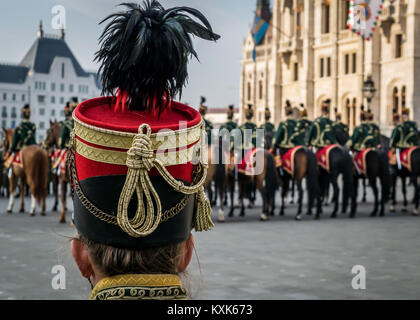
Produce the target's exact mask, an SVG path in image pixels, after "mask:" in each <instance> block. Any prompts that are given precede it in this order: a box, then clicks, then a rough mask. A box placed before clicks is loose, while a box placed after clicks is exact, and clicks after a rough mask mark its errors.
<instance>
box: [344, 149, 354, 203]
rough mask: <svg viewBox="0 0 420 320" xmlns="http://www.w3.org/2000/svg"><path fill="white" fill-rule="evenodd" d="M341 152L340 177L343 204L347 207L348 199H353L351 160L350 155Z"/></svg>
mask: <svg viewBox="0 0 420 320" xmlns="http://www.w3.org/2000/svg"><path fill="white" fill-rule="evenodd" d="M341 150H342V152H343V163H342V175H343V202H344V203H345V204H346V206H345V207H347V204H348V201H349V199H352V201H353V200H355V199H353V198H354V197H355V194H354V173H353V159H352V157H351V155H350V154H349V153H348V152H347V151H346V150H345V149H341Z"/></svg>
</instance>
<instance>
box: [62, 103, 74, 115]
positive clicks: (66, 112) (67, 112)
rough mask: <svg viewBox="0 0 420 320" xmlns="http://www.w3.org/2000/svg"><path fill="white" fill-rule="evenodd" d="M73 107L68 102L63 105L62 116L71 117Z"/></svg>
mask: <svg viewBox="0 0 420 320" xmlns="http://www.w3.org/2000/svg"><path fill="white" fill-rule="evenodd" d="M72 109H73V108H72V107H71V106H70V102H67V103H66V105H65V106H64V116H65V117H66V118H71V115H72V113H73V110H72Z"/></svg>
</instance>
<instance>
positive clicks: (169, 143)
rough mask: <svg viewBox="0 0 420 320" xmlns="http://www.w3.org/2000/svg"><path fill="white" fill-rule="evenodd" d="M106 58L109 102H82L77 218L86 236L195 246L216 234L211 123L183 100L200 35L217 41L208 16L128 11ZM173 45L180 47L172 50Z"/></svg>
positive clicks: (72, 162) (75, 148) (182, 10)
mask: <svg viewBox="0 0 420 320" xmlns="http://www.w3.org/2000/svg"><path fill="white" fill-rule="evenodd" d="M123 6H125V9H126V10H125V11H123V12H120V13H116V14H113V15H110V16H109V17H107V18H106V19H105V20H103V21H102V22H105V21H109V24H108V25H107V26H106V27H105V30H104V33H103V34H102V36H101V38H100V42H101V48H100V50H99V51H98V52H97V53H96V60H97V61H98V62H99V63H100V69H99V72H100V74H101V75H102V80H103V95H105V97H101V98H95V99H91V100H87V101H84V102H82V103H80V104H79V105H78V106H77V108H76V110H75V112H74V121H75V126H74V132H73V135H72V138H71V149H70V153H69V156H68V166H69V168H70V169H71V176H72V185H73V186H74V190H73V192H74V201H73V202H74V214H73V221H74V225H75V227H76V228H77V230H78V232H79V233H80V234H81V235H83V236H84V237H86V238H88V239H90V240H92V241H95V242H98V243H102V244H105V245H109V246H113V247H119V248H129V249H141V248H151V247H159V246H166V245H169V244H175V243H181V242H183V241H185V240H186V239H187V238H188V237H189V235H190V232H191V230H192V229H193V228H194V229H195V230H196V231H204V230H209V229H211V228H212V226H213V223H212V220H211V208H210V204H209V201H208V199H207V197H206V195H205V193H204V188H203V183H204V180H205V178H206V175H207V165H206V163H205V162H204V160H203V159H202V153H201V152H200V150H201V148H200V147H202V146H201V144H202V141H203V139H201V135H202V134H205V133H203V131H204V128H203V127H204V121H203V119H202V117H201V115H200V113H199V112H198V111H196V110H195V109H193V108H191V107H189V106H187V105H184V104H181V103H178V102H175V101H174V97H175V96H176V95H178V94H179V95H180V94H181V91H182V88H183V87H184V85H185V81H186V79H187V76H188V74H187V63H188V57H190V56H196V53H195V51H194V49H193V45H192V41H191V38H190V35H191V34H194V35H196V36H198V37H200V38H203V39H206V40H213V41H215V40H217V39H218V38H219V36H218V35H216V34H215V33H213V31H212V28H211V26H210V24H209V22H208V21H207V19H206V18H205V17H204V16H203V15H202V14H201V13H200V12H199V11H197V10H195V9H193V8H187V7H176V8H172V9H168V10H166V9H164V8H163V7H162V5H161V4H160V3H159V2H158V1H144V2H143V4H139V5H137V4H133V3H130V4H123ZM168 48H171V50H168Z"/></svg>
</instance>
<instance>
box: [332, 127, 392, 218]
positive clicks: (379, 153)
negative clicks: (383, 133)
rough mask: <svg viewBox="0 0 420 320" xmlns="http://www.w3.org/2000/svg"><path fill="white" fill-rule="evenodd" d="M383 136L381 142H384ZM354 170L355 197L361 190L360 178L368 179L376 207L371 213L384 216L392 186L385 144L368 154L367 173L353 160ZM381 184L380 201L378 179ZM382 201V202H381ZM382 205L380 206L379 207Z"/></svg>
mask: <svg viewBox="0 0 420 320" xmlns="http://www.w3.org/2000/svg"><path fill="white" fill-rule="evenodd" d="M336 134H337V133H336ZM383 138H384V137H381V143H382V142H383ZM353 172H354V176H353V177H354V179H353V182H354V184H353V185H354V197H356V198H357V194H358V190H359V179H363V180H364V179H367V180H368V182H369V186H370V187H371V188H372V191H373V196H374V199H375V203H374V209H373V211H372V213H371V215H370V216H371V217H375V216H376V215H377V214H378V210H379V215H380V216H381V217H383V216H384V215H385V205H386V203H387V202H388V200H389V194H390V186H391V174H390V170H389V160H388V155H387V149H386V148H385V147H383V146H381V148H379V149H372V150H370V151H368V153H367V154H366V174H363V173H362V172H359V170H358V169H357V167H356V165H355V164H354V162H353ZM378 178H379V181H380V185H381V200H380V201H379V189H378V182H377V180H378ZM379 202H380V203H379ZM379 206H380V208H379ZM356 207H357V203H356V205H355V207H353V205H352V217H355V210H356Z"/></svg>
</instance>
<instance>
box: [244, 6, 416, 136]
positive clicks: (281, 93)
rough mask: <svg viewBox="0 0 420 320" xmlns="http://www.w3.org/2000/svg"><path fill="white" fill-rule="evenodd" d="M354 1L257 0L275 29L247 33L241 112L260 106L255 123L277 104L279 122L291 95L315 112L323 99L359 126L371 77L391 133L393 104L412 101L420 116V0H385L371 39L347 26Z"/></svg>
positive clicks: (380, 116) (376, 104)
mask: <svg viewBox="0 0 420 320" xmlns="http://www.w3.org/2000/svg"><path fill="white" fill-rule="evenodd" d="M349 6H350V1H348V0H335V1H333V0H273V3H272V7H271V6H270V3H269V1H264V0H258V1H257V13H261V12H263V11H269V12H270V13H271V14H270V23H271V26H270V29H269V31H268V32H267V34H266V36H265V38H264V41H263V42H262V43H261V45H259V46H257V47H256V53H257V54H256V60H255V62H254V61H253V58H252V51H253V50H254V42H253V37H252V34H251V31H250V32H249V34H248V36H247V37H246V39H245V40H244V44H243V55H242V62H241V63H242V70H241V84H240V87H241V90H240V110H241V112H240V119H241V121H243V120H244V113H243V110H244V108H245V107H246V106H247V105H248V104H252V105H254V106H255V108H256V118H255V122H257V123H258V124H260V123H262V122H263V121H264V117H263V114H264V109H265V108H266V107H268V108H270V109H271V111H272V114H273V116H274V120H275V122H276V123H278V122H279V121H281V119H282V118H284V112H283V108H284V105H285V101H286V100H290V101H291V102H292V104H293V105H294V106H296V107H297V106H299V104H300V103H304V104H305V106H306V107H307V108H308V112H309V116H310V117H313V118H315V117H317V116H319V115H320V108H321V104H322V102H323V101H324V100H326V99H331V101H332V106H333V108H332V109H333V110H332V114H331V117H332V118H334V112H335V111H334V109H335V108H337V110H338V112H340V113H342V115H343V120H344V121H345V122H346V123H347V124H349V126H350V128H351V129H353V128H354V127H355V126H356V125H358V123H359V114H360V106H361V105H362V104H364V105H366V101H365V100H364V98H363V94H362V87H363V83H364V81H365V80H366V79H367V77H368V76H372V79H373V81H374V82H375V88H376V90H377V91H376V94H375V97H374V99H373V101H372V102H371V105H370V108H371V109H372V111H373V113H374V114H375V121H377V122H378V123H379V124H380V126H381V128H382V131H383V133H384V134H390V130H391V129H392V110H393V109H394V108H395V109H398V110H401V108H402V106H403V105H406V106H407V107H409V108H410V109H411V110H412V112H411V116H412V118H413V119H414V120H416V121H420V90H417V91H416V90H415V88H416V87H419V86H420V33H419V32H417V33H416V30H420V1H414V0H413V1H407V0H394V1H390V0H386V1H385V2H384V8H383V11H382V14H381V15H380V19H379V22H378V28H377V30H376V31H375V32H374V35H373V38H372V40H371V41H364V40H363V39H362V38H361V37H359V36H358V35H356V34H354V33H353V32H352V31H351V30H349V29H348V27H347V23H348V21H347V19H348V12H349ZM416 70H417V71H419V72H416Z"/></svg>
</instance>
